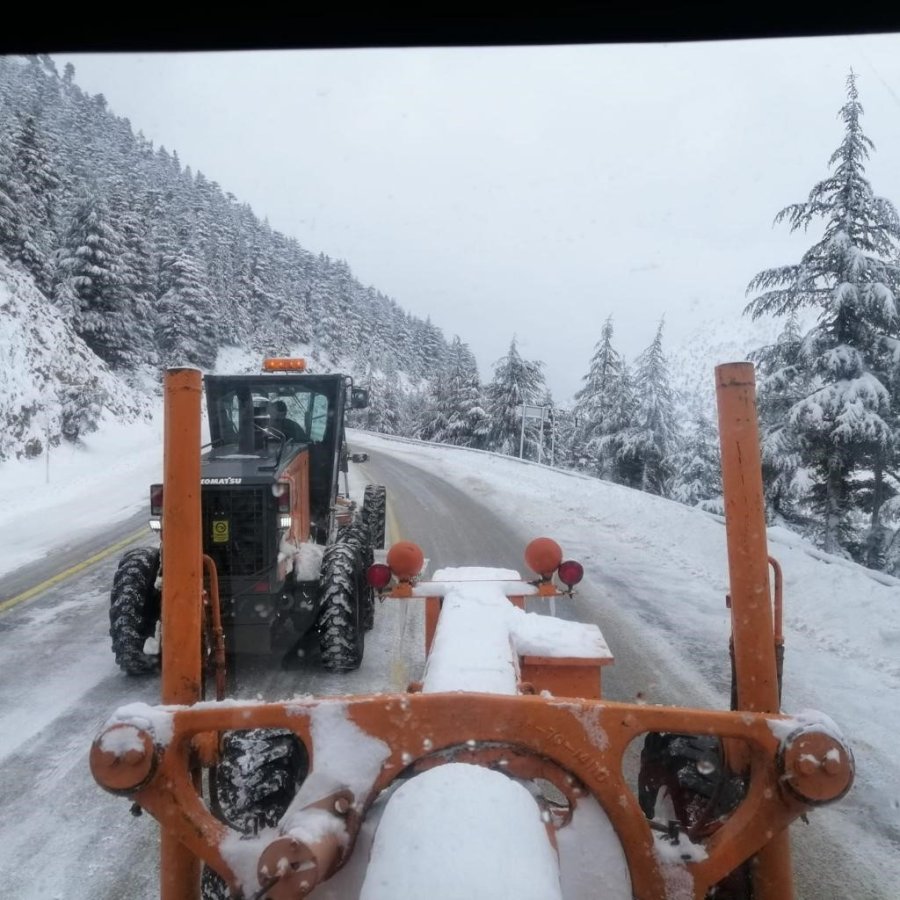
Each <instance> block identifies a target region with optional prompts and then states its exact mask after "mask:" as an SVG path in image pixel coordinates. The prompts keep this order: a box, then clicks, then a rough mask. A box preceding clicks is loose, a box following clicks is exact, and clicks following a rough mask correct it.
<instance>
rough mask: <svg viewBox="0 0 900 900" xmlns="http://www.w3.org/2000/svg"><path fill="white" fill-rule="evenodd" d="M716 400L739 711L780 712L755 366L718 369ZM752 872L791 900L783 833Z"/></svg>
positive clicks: (767, 895)
mask: <svg viewBox="0 0 900 900" xmlns="http://www.w3.org/2000/svg"><path fill="white" fill-rule="evenodd" d="M716 400H717V403H718V410H719V440H720V445H721V450H722V487H723V492H724V498H725V534H726V540H727V543H728V570H729V580H730V582H731V628H732V635H733V638H734V666H735V681H736V686H737V706H738V709H746V710H750V711H753V712H778V711H779V699H778V673H777V668H776V662H775V633H774V626H773V617H772V601H771V598H770V595H769V553H768V547H767V541H766V515H765V503H764V499H763V483H762V458H761V454H760V446H759V423H758V420H757V414H756V378H755V376H754V372H753V364H752V363H728V364H725V365H721V366H717V367H716ZM753 871H754V876H753V877H754V887H755V891H756V893H755V896H756V897H757V898H758V900H791V898H792V897H793V896H794V891H793V878H792V875H791V847H790V837H789V835H788V832H787V831H786V830H785V831H783V832H782V833H781V834H779V835H776V836H775V837H774V838H773V839H772V840H771V841H770V842H769V843H768V844H767V845H766V846H765V847H764V848H763V849H762V850H761V851H760V852H759V853H758V854H757V856H756V860H755V865H754V870H753Z"/></svg>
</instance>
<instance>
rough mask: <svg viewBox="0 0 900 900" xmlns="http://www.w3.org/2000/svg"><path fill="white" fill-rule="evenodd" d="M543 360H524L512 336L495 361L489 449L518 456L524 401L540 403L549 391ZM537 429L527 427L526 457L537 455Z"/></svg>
mask: <svg viewBox="0 0 900 900" xmlns="http://www.w3.org/2000/svg"><path fill="white" fill-rule="evenodd" d="M546 390H547V387H546V385H545V383H544V373H543V363H541V362H532V361H530V360H527V359H523V358H522V356H521V354H520V353H519V350H518V348H517V347H516V339H515V337H514V338H513V339H512V341H511V343H510V345H509V350H508V351H507V353H506V356H504V357H502V358H501V359H500V360H498V361H497V362H496V363H495V364H494V377H493V379H492V381H491V382H490V384H488V386H487V392H486V393H487V401H488V415H489V416H490V420H491V431H490V435H489V436H488V449H490V450H494V451H496V452H498V453H505V454H506V455H507V456H518V455H519V446H520V442H521V428H522V419H521V418H520V412H519V409H520V407H521V406H522V404H530V405H534V404H538V403H540V402H541V399H542V398H543V397H544V395H545V393H546ZM537 437H538V435H537V428H536V427H535V425H533V424H528V423H526V426H525V457H526V458H527V459H536V458H537Z"/></svg>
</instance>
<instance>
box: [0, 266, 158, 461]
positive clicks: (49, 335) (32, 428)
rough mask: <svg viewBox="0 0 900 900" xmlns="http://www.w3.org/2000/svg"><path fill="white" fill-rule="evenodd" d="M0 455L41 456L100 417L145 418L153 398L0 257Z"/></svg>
mask: <svg viewBox="0 0 900 900" xmlns="http://www.w3.org/2000/svg"><path fill="white" fill-rule="evenodd" d="M0 360H2V364H0V423H2V429H0V461H2V460H4V459H9V458H12V457H18V456H26V457H36V456H40V455H41V453H43V452H44V451H45V449H46V446H45V445H46V442H47V435H48V434H49V435H50V443H51V445H54V446H55V445H57V444H59V441H60V438H61V437H65V438H67V439H69V440H72V439H75V438H78V437H81V436H83V435H85V434H88V433H90V432H91V431H93V430H95V428H96V427H97V426H98V425H100V424H101V423H102V422H103V421H109V420H111V419H115V420H116V421H119V422H121V421H126V422H135V421H139V420H146V419H147V417H148V416H149V411H150V406H151V402H150V400H149V398H148V396H147V394H146V393H144V392H143V391H140V390H136V389H134V388H132V387H130V386H129V385H128V384H126V383H125V382H124V381H123V380H122V379H121V378H119V377H117V376H116V375H114V374H113V373H112V372H111V371H110V369H109V367H108V366H107V365H106V364H105V363H103V362H102V361H101V360H100V359H99V358H98V357H97V356H96V355H95V354H94V353H92V352H91V350H89V349H88V347H87V345H86V344H85V343H84V341H83V340H82V339H81V338H79V337H78V336H77V335H76V334H75V332H74V331H73V330H72V328H71V327H70V326H69V325H68V324H67V323H66V322H65V321H64V320H63V319H62V317H61V316H60V315H59V313H58V311H57V310H56V309H55V307H53V306H51V305H50V304H49V303H48V302H47V299H46V297H44V296H43V294H41V293H40V291H38V289H37V288H36V287H35V285H34V282H33V280H32V279H31V278H30V277H29V276H27V275H24V274H22V273H20V272H17V271H15V270H14V269H12V268H11V267H10V266H9V265H7V264H6V263H5V262H4V261H3V260H2V258H0Z"/></svg>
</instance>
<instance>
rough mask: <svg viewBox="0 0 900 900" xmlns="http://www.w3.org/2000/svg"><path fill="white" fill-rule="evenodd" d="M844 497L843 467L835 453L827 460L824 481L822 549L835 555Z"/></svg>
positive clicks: (838, 543)
mask: <svg viewBox="0 0 900 900" xmlns="http://www.w3.org/2000/svg"><path fill="white" fill-rule="evenodd" d="M843 495H844V467H843V464H842V461H841V458H840V455H839V454H838V453H837V452H834V453H832V454H831V455H830V456H829V458H828V475H827V478H826V481H825V535H824V541H823V545H822V549H823V550H824V551H825V552H826V553H836V552H837V551H838V549H839V548H840V531H841V519H842V506H843V502H842V501H843Z"/></svg>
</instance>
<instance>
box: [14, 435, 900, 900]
mask: <svg viewBox="0 0 900 900" xmlns="http://www.w3.org/2000/svg"><path fill="white" fill-rule="evenodd" d="M160 436H161V428H160V424H159V420H158V419H157V420H154V422H149V423H146V424H142V423H137V424H135V423H131V424H129V425H128V426H127V427H125V426H123V427H121V428H120V427H118V426H116V425H108V426H107V427H105V428H103V429H102V430H101V431H100V432H98V433H97V434H96V435H93V436H91V437H89V438H88V440H87V441H86V442H85V445H84V446H83V447H81V448H68V449H66V450H62V449H60V450H58V451H54V454H53V455H52V456H51V467H50V481H49V483H47V482H46V476H45V468H44V462H43V461H42V460H33V461H28V462H8V463H5V464H3V465H2V466H0V528H2V531H3V534H4V541H3V542H2V544H0V573H2V572H5V571H9V570H11V569H13V568H15V567H16V566H18V565H21V564H22V563H23V562H24V561H26V560H28V559H34V558H36V557H38V556H40V555H42V554H45V553H47V552H52V550H53V549H54V548H55V547H57V546H59V545H60V544H62V543H65V542H69V541H70V540H71V539H72V536H73V533H84V532H87V531H90V530H92V529H99V528H100V527H101V526H107V525H109V524H110V523H111V522H113V521H114V520H115V519H117V518H118V519H124V518H126V517H127V516H128V515H130V514H131V513H133V512H135V511H138V510H140V509H142V508H145V505H146V502H147V494H146V492H147V485H148V484H149V483H151V482H152V481H154V480H156V479H158V478H159V475H160V469H161V454H160V447H161V440H160ZM351 439H352V443H353V447H354V449H370V450H372V451H377V452H379V453H383V454H386V455H388V456H391V457H394V458H397V459H399V460H402V461H403V462H405V463H408V464H411V465H413V466H416V467H418V468H421V469H423V470H426V471H430V472H433V473H435V474H437V475H439V477H440V478H443V479H445V480H447V481H448V482H450V483H451V484H453V485H455V486H456V487H457V488H459V489H461V490H462V491H464V492H465V493H467V494H469V495H470V496H472V497H475V498H477V499H478V500H479V502H481V503H483V504H484V505H485V506H486V507H487V508H489V509H491V510H493V511H494V513H496V514H499V515H501V516H503V517H505V518H507V519H508V520H509V521H510V522H514V523H516V525H517V527H518V528H519V530H521V531H522V532H523V534H525V535H526V536H536V535H538V534H547V535H549V536H552V537H554V538H555V539H557V540H558V541H559V542H560V543H561V544H562V545H563V548H564V550H565V552H566V555H568V556H572V557H574V558H576V559H578V560H580V561H581V562H582V563H583V564H584V565H585V569H586V577H587V580H588V581H591V582H593V583H594V584H603V585H607V586H610V585H615V586H616V590H612V589H610V591H609V592H608V593H607V594H604V595H601V596H595V597H593V598H591V602H593V603H596V604H598V607H599V609H600V610H601V612H602V611H603V610H604V609H608V610H611V609H613V608H615V611H616V614H617V615H619V616H624V617H626V618H630V619H631V620H633V623H634V627H635V628H636V629H639V633H640V635H641V640H642V642H643V644H644V645H645V646H646V647H647V653H648V655H651V656H652V655H658V656H659V658H662V659H665V660H666V661H667V663H668V664H669V665H670V667H671V668H673V669H677V670H680V671H681V672H682V673H683V675H684V677H685V678H686V679H691V680H693V681H694V682H696V683H697V691H696V693H697V697H699V701H695V702H705V703H707V704H708V705H710V706H722V705H727V695H726V691H727V684H726V682H725V680H724V679H723V678H721V677H720V676H718V675H716V674H714V673H715V671H716V667H715V666H710V665H709V663H708V659H709V658H710V657H715V658H716V660H717V665H718V663H720V662H721V658H722V656H723V654H724V652H725V650H724V648H725V645H726V642H727V629H728V612H727V610H726V609H725V605H724V596H725V593H726V590H727V581H728V579H727V568H726V553H725V532H724V527H723V523H722V521H721V520H720V519H718V518H716V517H714V516H711V515H709V514H706V513H703V512H699V511H696V510H692V509H688V508H686V507H684V506H681V505H678V504H675V503H672V502H669V501H666V500H663V499H660V498H657V497H652V496H649V495H646V494H641V493H638V492H635V491H632V490H629V489H626V488H623V487H619V486H615V485H610V484H607V483H603V482H600V481H597V480H594V479H590V478H587V477H584V476H580V475H577V474H573V473H566V472H560V471H556V470H551V469H549V468H547V467H543V466H537V465H535V464H529V463H524V464H523V463H521V462H519V461H517V460H511V459H507V458H503V457H498V456H495V455H492V454H487V453H479V452H475V451H467V450H460V449H458V448H450V447H438V446H434V445H424V444H421V443H418V442H410V441H401V440H393V439H385V438H382V437H378V436H374V435H369V434H362V433H353V434H352V436H351ZM411 536H412V535H411ZM414 537H416V538H417V539H418V540H419V541H420V542H421V543H422V544H423V548H424V550H425V554H426V556H428V555H429V547H428V535H427V534H423V535H415V536H414ZM770 552H771V553H772V554H773V555H774V556H776V557H777V558H778V559H779V561H780V562H781V564H782V566H783V568H784V573H785V630H786V638H787V656H786V662H785V696H784V707H785V709H786V711H789V712H795V711H799V710H802V709H805V708H815V709H820V710H822V711H824V712H826V713H828V714H829V715H830V716H831V717H832V718H834V719H835V720H836V721H837V722H838V724H839V725H840V726H841V727H842V729H843V730H844V732H845V733H846V734H847V735H848V736H849V738H850V740H851V743H852V744H853V746H854V749H855V753H856V759H857V767H858V775H857V783H856V786H855V787H854V789H853V791H852V792H851V793H850V795H849V796H848V797H847V798H846V800H845V801H843V802H842V803H841V804H838V805H837V806H835V807H832V808H829V809H827V810H823V811H821V812H818V813H816V814H815V816H814V817H813V823H814V825H816V826H817V827H822V828H824V829H826V830H827V831H828V832H829V834H831V835H832V837H833V838H834V839H835V840H837V841H839V842H842V843H845V844H847V845H852V846H853V848H854V850H853V852H854V855H855V858H857V859H859V860H860V864H861V865H865V866H867V867H868V868H869V870H870V871H871V872H873V873H877V880H878V883H879V884H880V885H882V886H883V887H884V893H883V895H882V894H879V895H878V896H884V897H890V896H892V891H893V889H894V887H892V886H896V884H898V883H900V756H898V754H897V750H896V748H897V745H898V739H900V722H898V711H900V581H898V580H897V579H893V578H890V577H888V576H884V575H882V574H879V573H874V572H871V571H869V570H867V569H864V568H862V567H860V566H857V565H855V564H853V563H848V562H846V561H844V560H841V559H837V558H834V557H829V556H826V555H824V554H822V553H821V552H819V551H817V550H815V549H814V548H813V547H811V546H810V545H809V544H808V543H806V542H805V541H803V540H802V539H800V538H798V537H796V536H795V535H792V534H790V533H788V532H785V531H783V530H780V529H773V530H771V531H770ZM466 562H467V563H469V562H471V561H466ZM479 562H480V563H481V564H484V565H491V564H493V563H494V562H495V561H494V560H490V559H485V560H481V561H479ZM611 650H612V652H613V653H614V654H615V653H616V647H615V646H612V647H611ZM718 669H721V665H718ZM639 687H640V688H641V690H642V691H643V688H644V687H646V688H647V691H646V696H647V699H648V700H649V701H650V702H662V701H663V700H665V701H666V702H670V700H671V698H668V697H666V696H665V693H664V688H660V692H659V695H658V696H657V695H656V694H655V693H654V686H652V685H650V686H639ZM636 689H637V687H636ZM838 890H839V889H838ZM833 896H835V897H839V896H841V895H840V894H839V893H835V894H834V895H833Z"/></svg>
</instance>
